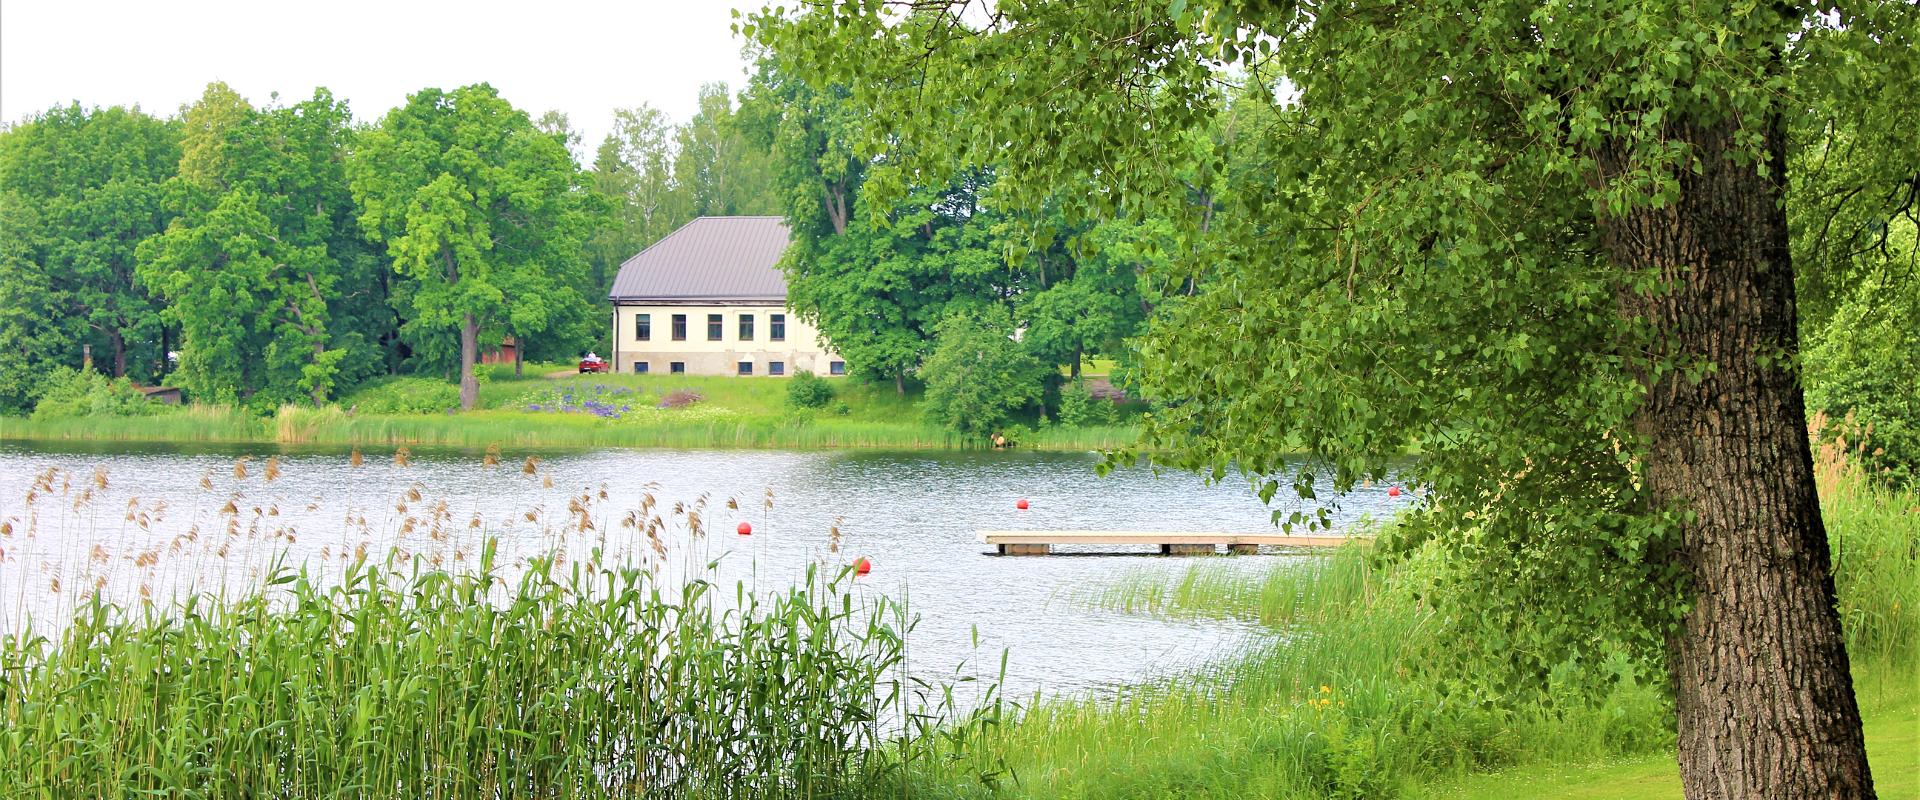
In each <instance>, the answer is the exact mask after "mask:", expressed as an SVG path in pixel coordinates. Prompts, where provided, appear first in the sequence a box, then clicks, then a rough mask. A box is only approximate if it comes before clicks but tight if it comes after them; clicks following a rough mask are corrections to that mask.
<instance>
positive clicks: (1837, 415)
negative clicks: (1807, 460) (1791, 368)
mask: <svg viewBox="0 0 1920 800" xmlns="http://www.w3.org/2000/svg"><path fill="white" fill-rule="evenodd" d="M1903 303H1920V300H1907V301H1903V300H1902V299H1900V296H1899V294H1898V293H1896V292H1895V291H1894V290H1893V289H1891V288H1888V287H1883V286H1881V285H1880V284H1879V283H1877V282H1872V281H1870V282H1867V283H1865V284H1863V285H1862V286H1860V287H1859V291H1858V292H1857V293H1856V296H1855V297H1853V298H1850V299H1849V300H1848V301H1847V302H1846V303H1844V304H1842V305H1841V306H1840V308H1839V309H1838V310H1837V311H1836V312H1835V313H1834V317H1833V320H1832V322H1830V323H1829V324H1828V325H1827V326H1826V328H1825V329H1824V330H1821V331H1818V332H1816V333H1814V334H1813V335H1812V336H1810V337H1809V342H1808V346H1807V349H1806V351H1805V356H1804V359H1803V362H1804V363H1805V364H1806V381H1807V408H1808V410H1810V411H1814V412H1824V413H1825V414H1826V415H1827V416H1828V417H1829V418H1830V419H1831V422H1832V423H1833V424H1829V425H1827V426H1825V427H1826V430H1824V431H1819V432H1818V433H1819V434H1820V435H1822V436H1823V437H1825V438H1826V439H1828V440H1830V441H1840V440H1844V441H1846V442H1849V443H1852V444H1856V445H1858V444H1864V445H1865V446H1864V447H1863V448H1861V450H1860V452H1859V453H1857V454H1856V456H1855V458H1856V459H1857V460H1858V461H1859V462H1860V465H1861V466H1862V467H1863V468H1865V470H1866V472H1867V474H1868V475H1869V476H1870V477H1872V478H1873V479H1874V480H1876V481H1878V482H1880V483H1882V484H1883V485H1887V486H1892V487H1896V488H1897V487H1906V488H1920V392H1916V391H1915V390H1914V384H1913V376H1914V375H1916V374H1920V319H1915V318H1914V316H1913V315H1912V314H1909V313H1904V309H1902V308H1901V305H1903Z"/></svg>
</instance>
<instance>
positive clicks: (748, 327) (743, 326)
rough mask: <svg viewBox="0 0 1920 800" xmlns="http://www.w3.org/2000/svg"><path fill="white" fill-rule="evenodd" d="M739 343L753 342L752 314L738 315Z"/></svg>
mask: <svg viewBox="0 0 1920 800" xmlns="http://www.w3.org/2000/svg"><path fill="white" fill-rule="evenodd" d="M740 341H743V342H751V341H753V315H752V314H741V315H740Z"/></svg>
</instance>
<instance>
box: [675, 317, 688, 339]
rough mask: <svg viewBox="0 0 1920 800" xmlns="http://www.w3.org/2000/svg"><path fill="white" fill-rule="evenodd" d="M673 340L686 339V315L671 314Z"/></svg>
mask: <svg viewBox="0 0 1920 800" xmlns="http://www.w3.org/2000/svg"><path fill="white" fill-rule="evenodd" d="M673 340H674V341H676V342H684V341H686V340H687V315H685V314H675V315H673Z"/></svg>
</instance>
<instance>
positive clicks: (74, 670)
mask: <svg viewBox="0 0 1920 800" xmlns="http://www.w3.org/2000/svg"><path fill="white" fill-rule="evenodd" d="M493 553H494V549H493V547H492V545H491V544H490V545H489V546H488V547H487V550H486V552H485V554H484V555H483V556H482V557H481V561H480V564H479V568H478V569H477V570H476V571H473V572H470V573H465V574H451V573H447V572H438V571H415V572H414V573H413V574H411V575H407V576H405V577H402V576H401V575H400V574H398V573H396V572H395V571H394V570H392V569H390V568H385V569H383V568H374V567H366V566H363V565H356V566H355V567H354V568H353V569H351V570H350V571H349V572H348V573H347V575H346V579H345V580H344V581H341V582H340V583H338V584H337V585H334V586H331V587H326V588H323V587H322V586H320V585H319V584H317V583H316V582H314V581H312V580H310V579H309V577H308V576H306V575H305V574H301V573H292V572H285V571H281V572H276V573H274V574H272V575H271V576H270V577H269V579H268V580H267V581H266V583H267V584H268V586H269V587H270V590H263V591H262V592H260V593H258V594H255V595H253V596H250V597H248V598H246V599H244V600H242V601H240V602H237V603H231V604H222V603H217V602H211V601H209V600H208V599H207V598H204V597H201V598H189V599H186V600H184V601H182V602H181V603H180V604H179V605H178V606H175V607H173V608H170V609H165V610H150V611H145V612H130V611H127V610H125V609H121V608H118V607H114V606H111V605H108V604H106V603H103V602H101V601H99V600H97V599H96V600H93V601H90V602H88V603H86V604H85V605H83V606H82V607H81V608H80V609H79V613H77V614H76V615H75V616H74V618H73V620H72V623H71V625H70V626H69V627H68V628H66V630H65V632H64V633H63V634H62V635H60V636H59V638H58V640H57V641H54V642H46V641H43V640H39V639H33V638H22V639H9V640H6V641H5V642H4V643H0V665H4V666H0V765H4V768H0V796H5V797H127V796H135V795H152V796H177V797H186V796H193V797H275V798H299V797H339V796H352V797H378V798H385V797H393V798H420V797H436V798H483V797H484V798H497V797H554V798H559V797H567V798H572V797H632V796H646V797H663V798H675V797H726V798H735V797H738V798H759V797H767V798H774V797H780V798H786V797H861V796H869V795H871V794H873V793H875V792H877V791H879V790H881V789H882V788H883V787H886V786H890V785H894V783H895V782H896V781H898V780H899V779H901V778H902V777H903V776H907V775H914V774H918V772H920V771H924V770H932V769H937V768H938V765H934V764H930V763H916V761H915V759H916V758H924V757H925V755H926V754H927V753H928V752H929V749H930V748H929V747H928V746H927V745H925V744H924V743H922V742H921V741H920V740H923V739H926V738H928V737H932V736H935V735H936V734H938V735H941V736H952V735H954V732H955V731H960V730H965V729H968V728H970V727H976V726H980V725H984V724H986V723H987V721H988V719H989V717H988V716H987V715H985V714H975V715H972V716H969V717H966V718H955V717H954V716H950V715H949V713H950V712H951V711H952V706H951V705H947V706H945V707H927V706H924V705H920V701H922V700H926V699H928V697H929V695H928V693H927V692H926V691H924V690H922V691H915V690H914V689H913V687H912V686H911V685H909V684H908V683H907V682H906V681H905V680H904V678H903V673H902V669H901V668H902V660H903V658H904V654H905V636H906V633H907V629H908V627H909V625H908V622H907V620H908V617H907V615H906V611H905V609H904V608H902V607H900V606H898V605H896V604H893V603H891V602H889V601H886V600H884V599H876V600H873V601H871V602H866V601H861V600H856V598H855V597H854V596H853V595H852V594H851V593H850V592H849V589H848V586H847V576H846V574H845V573H844V571H843V572H841V573H838V574H825V573H822V572H820V571H818V570H817V569H816V570H812V571H809V573H808V574H807V576H806V579H805V580H804V581H802V582H801V583H799V584H798V585H796V586H795V587H793V588H791V589H789V590H787V591H785V592H782V593H777V594H774V595H772V596H771V597H769V598H764V599H763V598H759V597H756V596H755V595H754V593H752V592H748V591H745V590H744V589H736V590H735V591H733V592H725V593H722V592H720V590H719V588H718V587H717V586H715V585H713V584H709V583H706V582H703V581H693V582H690V583H688V584H687V585H685V586H680V587H673V588H671V589H668V590H663V588H662V587H661V586H660V585H658V584H657V583H656V582H655V579H654V577H653V575H652V573H651V572H649V571H647V570H642V569H619V570H611V571H602V572H596V571H593V570H592V569H589V568H586V567H583V566H582V565H581V564H580V563H579V562H576V563H575V564H574V565H573V567H572V568H571V569H566V570H563V569H561V568H559V567H558V566H557V565H556V563H555V562H554V561H552V560H545V561H541V562H538V563H536V564H534V565H533V566H532V568H531V569H529V570H528V571H527V572H526V573H525V574H524V575H523V577H522V578H521V579H520V580H519V582H518V585H517V587H515V588H513V589H512V590H511V591H508V590H507V589H506V588H505V587H503V586H502V582H501V581H500V579H499V578H498V577H497V576H496V575H495V573H494V570H493V563H492V561H493ZM923 688H924V687H923ZM934 699H936V700H937V699H938V698H937V697H935V698H934Z"/></svg>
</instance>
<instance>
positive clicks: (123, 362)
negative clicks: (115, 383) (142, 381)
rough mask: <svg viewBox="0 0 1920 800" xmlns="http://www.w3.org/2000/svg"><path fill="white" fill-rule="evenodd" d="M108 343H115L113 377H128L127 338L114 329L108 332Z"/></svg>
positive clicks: (117, 329)
mask: <svg viewBox="0 0 1920 800" xmlns="http://www.w3.org/2000/svg"><path fill="white" fill-rule="evenodd" d="M107 341H110V342H112V343H113V377H116V378H124V377H127V337H126V336H124V335H122V334H121V333H120V329H119V328H114V329H113V330H110V331H107Z"/></svg>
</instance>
